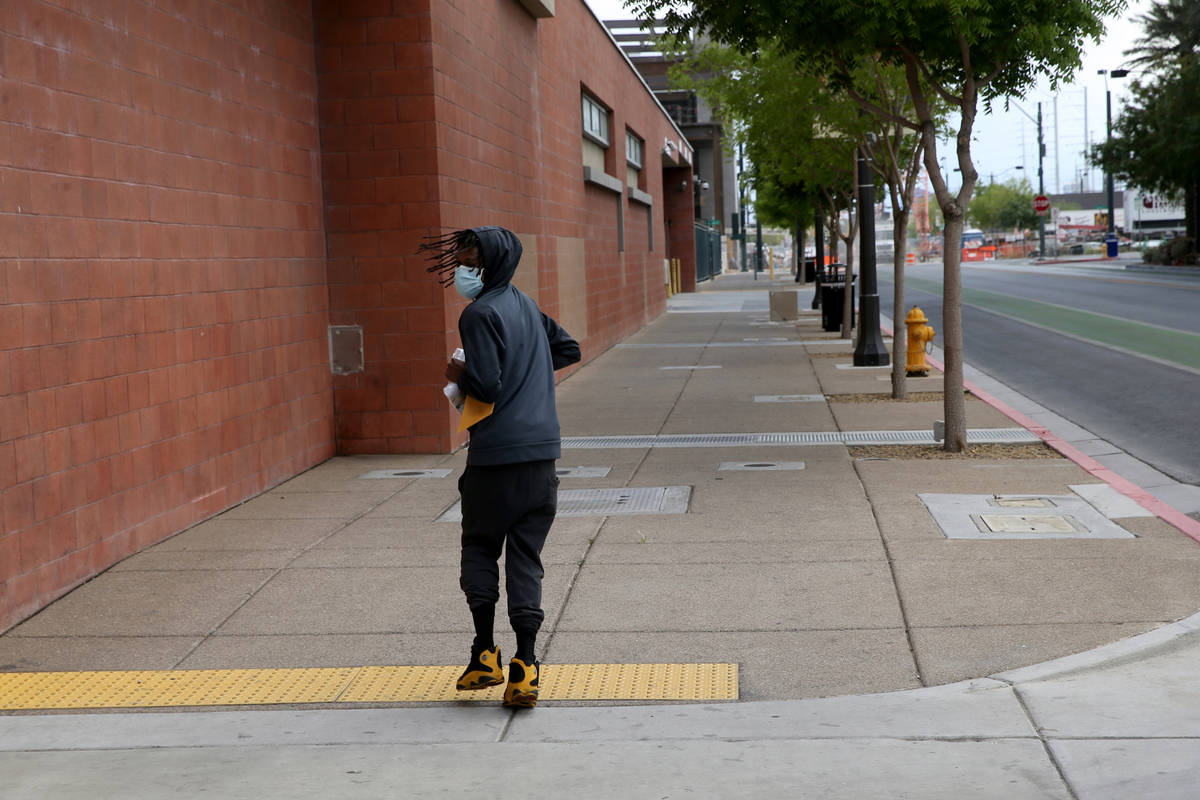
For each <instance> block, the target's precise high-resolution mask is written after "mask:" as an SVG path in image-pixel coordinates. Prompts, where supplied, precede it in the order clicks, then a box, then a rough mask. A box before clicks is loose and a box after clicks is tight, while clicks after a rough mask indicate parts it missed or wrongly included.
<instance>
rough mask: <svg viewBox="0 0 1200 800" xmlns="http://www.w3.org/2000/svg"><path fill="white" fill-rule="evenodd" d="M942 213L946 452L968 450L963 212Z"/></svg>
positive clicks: (956, 209) (944, 211) (955, 210)
mask: <svg viewBox="0 0 1200 800" xmlns="http://www.w3.org/2000/svg"><path fill="white" fill-rule="evenodd" d="M942 211H943V214H944V215H945V223H946V239H945V246H944V249H945V254H944V256H943V267H942V341H943V343H944V344H945V347H944V350H945V355H946V372H945V374H944V376H943V381H942V384H943V390H944V398H945V399H944V402H943V411H944V413H945V416H946V420H945V422H946V442H945V444H944V446H943V449H944V450H946V452H949V453H963V452H966V449H967V405H966V400H965V398H964V397H963V344H962V342H963V335H962V232H963V213H962V212H961V211H959V210H958V205H957V204H955V205H954V206H953V211H951V212H947V211H946V210H945V209H943V210H942Z"/></svg>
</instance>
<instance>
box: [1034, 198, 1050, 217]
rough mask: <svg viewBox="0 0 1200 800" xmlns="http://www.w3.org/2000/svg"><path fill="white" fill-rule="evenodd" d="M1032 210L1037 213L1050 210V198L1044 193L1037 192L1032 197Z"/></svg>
mask: <svg viewBox="0 0 1200 800" xmlns="http://www.w3.org/2000/svg"><path fill="white" fill-rule="evenodd" d="M1033 210H1034V211H1036V212H1037V213H1038V214H1039V215H1040V214H1045V213H1046V212H1047V211H1049V210H1050V198H1049V197H1046V195H1044V194H1039V195H1037V196H1036V197H1034V198H1033Z"/></svg>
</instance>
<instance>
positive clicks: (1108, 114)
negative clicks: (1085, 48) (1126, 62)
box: [1096, 69, 1129, 255]
mask: <svg viewBox="0 0 1200 800" xmlns="http://www.w3.org/2000/svg"><path fill="white" fill-rule="evenodd" d="M1096 74H1098V75H1103V76H1104V128H1105V130H1104V133H1105V138H1104V141H1105V143H1106V144H1109V145H1111V143H1112V92H1110V91H1109V90H1108V76H1109V75H1111V76H1112V77H1114V78H1124V77H1125V76H1126V75H1128V74H1129V70H1127V69H1113V70H1107V69H1099V70H1096ZM1104 193H1105V195H1106V199H1107V200H1108V225H1107V226H1106V230H1105V235H1104V243H1105V246H1106V247H1107V248H1108V249H1109V250H1115V248H1114V247H1113V246H1112V244H1111V242H1112V240H1114V239H1116V237H1117V233H1116V221H1117V220H1116V208H1115V202H1114V199H1113V198H1114V195H1115V194H1116V193H1115V192H1114V191H1113V174H1112V170H1111V169H1106V170H1104ZM1109 255H1116V253H1115V252H1112V253H1109Z"/></svg>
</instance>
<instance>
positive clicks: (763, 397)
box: [754, 394, 825, 403]
mask: <svg viewBox="0 0 1200 800" xmlns="http://www.w3.org/2000/svg"><path fill="white" fill-rule="evenodd" d="M824 399H825V395H823V394H757V395H755V396H754V402H756V403H820V402H822V401H823V400H824Z"/></svg>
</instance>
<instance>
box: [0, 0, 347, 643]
mask: <svg viewBox="0 0 1200 800" xmlns="http://www.w3.org/2000/svg"><path fill="white" fill-rule="evenodd" d="M312 39H313V27H312V19H311V12H310V8H309V3H307V2H289V1H288V0H247V2H243V3H239V4H236V5H231V4H229V3H225V2H220V1H219V0H191V2H187V3H170V4H161V3H144V2H140V0H109V1H108V2H102V3H101V2H96V3H91V2H64V1H63V0H4V2H2V3H0V505H2V510H3V523H2V527H0V630H3V629H4V628H6V627H8V626H9V625H11V624H12V623H13V622H15V621H17V620H19V619H21V618H23V617H24V616H27V615H28V614H29V613H31V612H32V611H33V610H36V609H37V608H40V607H41V606H43V605H45V604H46V603H47V602H49V601H50V600H52V599H54V598H55V597H57V596H59V595H61V594H63V593H64V592H66V591H67V590H68V589H70V588H71V587H73V586H74V585H76V584H78V583H80V582H81V581H83V580H85V579H86V578H87V577H89V576H91V575H94V574H96V573H97V572H98V571H100V570H102V569H104V568H106V567H108V566H109V565H111V564H113V563H115V562H116V561H118V560H120V559H121V558H123V557H125V556H127V555H129V554H131V553H133V552H135V551H136V550H138V549H140V548H142V547H144V546H146V545H148V544H151V543H153V542H156V541H159V540H161V539H163V538H164V537H166V536H168V535H170V534H173V533H175V532H177V531H179V530H181V529H183V528H186V527H187V526H189V525H191V524H193V523H195V522H197V521H199V520H202V519H204V518H206V517H208V516H211V515H212V514H214V513H216V512H219V511H221V510H223V509H225V508H228V507H229V506H231V505H233V504H236V503H238V502H240V501H242V500H244V499H246V498H249V497H251V496H253V495H255V494H257V493H259V492H261V491H263V490H264V489H266V488H268V487H270V486H272V485H274V484H276V483H278V482H280V481H282V480H283V479H285V478H287V477H289V476H291V475H294V474H296V473H297V472H299V471H301V470H303V469H305V468H307V467H309V466H311V465H314V464H316V463H319V462H320V461H322V460H324V459H326V458H328V457H329V456H330V455H332V453H333V420H332V412H333V409H332V397H331V389H330V377H329V365H328V355H327V352H328V350H327V344H326V325H327V323H328V290H327V288H326V279H325V259H324V255H325V241H324V233H323V230H322V219H321V184H320V161H319V145H320V142H319V136H318V133H319V131H318V126H317V123H316V90H317V83H316V74H315V60H314V53H313V44H312Z"/></svg>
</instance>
